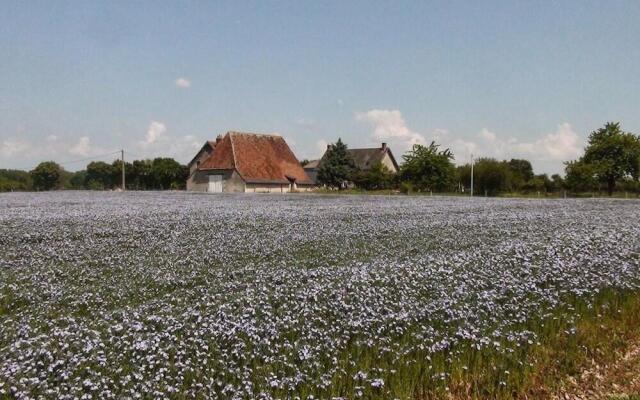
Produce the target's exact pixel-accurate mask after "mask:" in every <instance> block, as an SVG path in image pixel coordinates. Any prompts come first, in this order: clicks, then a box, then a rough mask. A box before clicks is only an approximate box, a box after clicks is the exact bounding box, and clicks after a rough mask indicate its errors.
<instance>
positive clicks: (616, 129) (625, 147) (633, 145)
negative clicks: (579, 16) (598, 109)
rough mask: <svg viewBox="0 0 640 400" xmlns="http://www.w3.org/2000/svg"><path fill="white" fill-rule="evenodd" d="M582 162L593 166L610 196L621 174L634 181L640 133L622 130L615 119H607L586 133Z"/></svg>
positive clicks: (639, 157) (639, 160) (637, 172)
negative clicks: (589, 132)
mask: <svg viewBox="0 0 640 400" xmlns="http://www.w3.org/2000/svg"><path fill="white" fill-rule="evenodd" d="M582 161H583V162H584V163H586V164H590V165H591V166H592V167H593V169H594V173H595V176H596V178H597V179H598V180H599V181H600V182H603V183H605V184H606V185H607V193H608V194H609V196H611V195H612V194H613V190H614V189H615V185H616V181H618V180H620V179H622V178H624V177H625V176H629V177H631V178H632V179H634V180H636V181H637V180H638V176H639V175H640V136H636V135H634V134H632V133H628V132H623V131H622V130H621V129H620V123H618V122H615V123H614V122H607V123H606V124H605V126H604V127H602V128H600V129H598V130H596V131H593V132H591V134H590V135H589V141H588V144H587V147H586V148H585V153H584V156H583V157H582Z"/></svg>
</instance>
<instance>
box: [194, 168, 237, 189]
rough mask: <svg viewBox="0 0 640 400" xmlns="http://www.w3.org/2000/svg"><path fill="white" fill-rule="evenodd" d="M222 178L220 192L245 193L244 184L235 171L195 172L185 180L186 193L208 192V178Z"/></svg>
mask: <svg viewBox="0 0 640 400" xmlns="http://www.w3.org/2000/svg"><path fill="white" fill-rule="evenodd" d="M210 175H220V176H222V179H221V180H222V183H221V184H222V192H223V193H238V192H240V193H241V192H244V191H245V183H244V180H243V179H242V177H241V176H240V175H239V174H238V172H237V171H236V170H210V171H196V172H195V173H193V174H192V175H191V176H190V177H189V179H187V191H190V192H205V193H206V192H209V188H210V184H209V176H210Z"/></svg>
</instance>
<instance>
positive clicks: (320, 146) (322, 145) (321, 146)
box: [316, 139, 329, 157]
mask: <svg viewBox="0 0 640 400" xmlns="http://www.w3.org/2000/svg"><path fill="white" fill-rule="evenodd" d="M328 145H329V142H327V141H326V140H324V139H320V140H318V141H317V142H316V150H317V151H318V154H321V157H322V155H324V153H325V151H327V146H328Z"/></svg>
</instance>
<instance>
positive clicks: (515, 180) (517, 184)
mask: <svg viewBox="0 0 640 400" xmlns="http://www.w3.org/2000/svg"><path fill="white" fill-rule="evenodd" d="M509 168H511V172H512V174H511V179H512V182H511V185H512V188H513V189H514V190H520V189H521V188H523V187H524V186H525V185H526V184H527V182H529V181H530V180H532V179H533V178H534V174H533V167H532V166H531V162H529V160H522V159H515V158H512V159H511V160H509Z"/></svg>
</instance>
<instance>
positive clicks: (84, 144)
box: [69, 136, 91, 157]
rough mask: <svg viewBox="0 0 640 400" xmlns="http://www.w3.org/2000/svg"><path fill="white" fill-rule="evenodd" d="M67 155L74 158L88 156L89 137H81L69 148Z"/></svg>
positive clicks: (89, 148) (89, 147)
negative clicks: (74, 156) (71, 155)
mask: <svg viewBox="0 0 640 400" xmlns="http://www.w3.org/2000/svg"><path fill="white" fill-rule="evenodd" d="M69 153H71V154H73V155H76V156H83V157H86V156H88V155H89V153H91V143H90V140H89V137H87V136H83V137H81V138H80V140H78V142H77V143H76V144H74V145H73V146H71V148H70V149H69Z"/></svg>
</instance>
